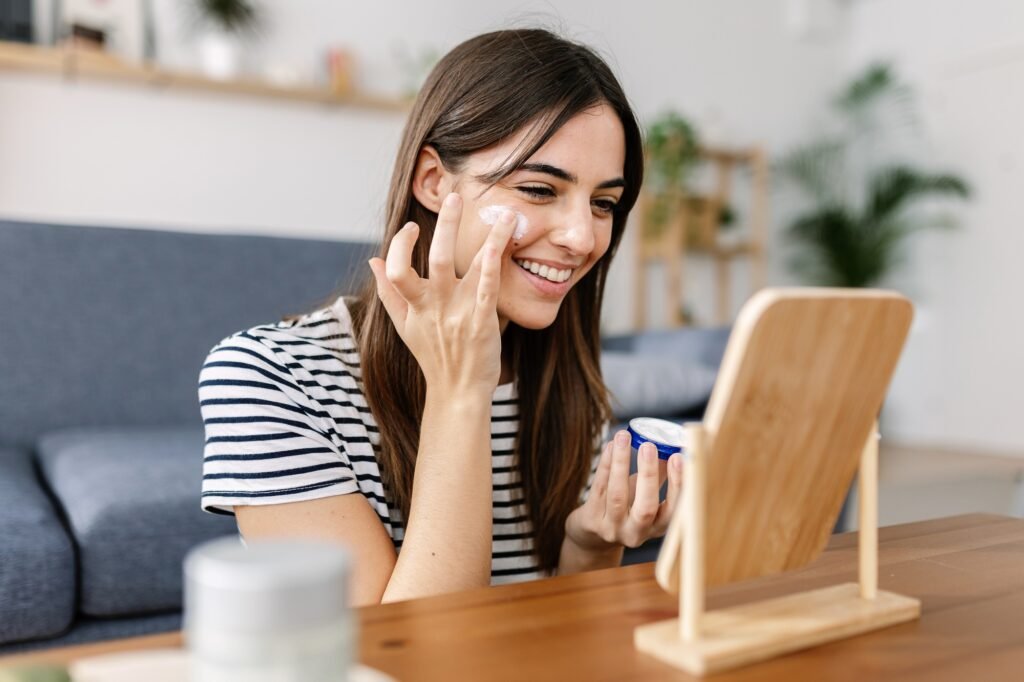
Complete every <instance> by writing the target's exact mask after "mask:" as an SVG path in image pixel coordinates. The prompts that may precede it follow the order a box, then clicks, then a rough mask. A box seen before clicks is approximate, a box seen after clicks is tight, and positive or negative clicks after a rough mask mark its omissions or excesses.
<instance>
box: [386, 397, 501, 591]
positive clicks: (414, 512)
mask: <svg viewBox="0 0 1024 682" xmlns="http://www.w3.org/2000/svg"><path fill="white" fill-rule="evenodd" d="M490 405H491V396H490V395H486V396H484V395H458V394H457V393H454V392H445V393H443V394H440V395H439V394H438V393H437V392H435V393H431V391H430V390H429V389H428V391H427V400H426V403H425V405H424V411H423V421H422V424H421V426H420V443H419V450H418V453H417V460H416V473H415V476H414V479H413V486H412V501H411V505H410V510H409V518H408V519H407V520H406V528H405V537H404V539H403V541H402V551H401V552H400V553H399V555H398V561H397V563H396V564H395V569H394V572H393V573H392V575H391V579H390V581H389V582H388V586H387V589H386V590H385V592H384V596H383V598H382V601H398V600H401V599H411V598H414V597H423V596H427V595H431V594H441V593H445V592H454V591H458V590H464V589H468V588H471V587H480V586H485V585H488V584H489V583H490V569H491V542H492V521H491V514H492V511H491V506H492V501H491V499H492V492H491V490H492V480H491V476H492V474H491V456H490V454H491V422H490Z"/></svg>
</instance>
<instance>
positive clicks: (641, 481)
mask: <svg viewBox="0 0 1024 682" xmlns="http://www.w3.org/2000/svg"><path fill="white" fill-rule="evenodd" d="M636 459H637V472H636V494H635V496H634V498H633V504H632V505H630V508H629V518H630V521H632V522H633V524H635V526H636V528H637V530H647V529H649V528H650V526H651V524H653V523H654V519H655V517H657V515H658V504H659V500H658V491H659V490H660V489H661V481H659V480H658V451H657V450H656V449H655V447H654V445H653V444H651V443H644V444H643V445H641V446H640V450H639V452H637V457H636Z"/></svg>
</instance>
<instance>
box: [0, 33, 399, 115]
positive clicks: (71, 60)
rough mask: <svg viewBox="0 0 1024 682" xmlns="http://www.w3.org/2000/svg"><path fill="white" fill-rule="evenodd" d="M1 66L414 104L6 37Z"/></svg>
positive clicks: (375, 105) (377, 105) (328, 99)
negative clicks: (174, 68) (210, 75)
mask: <svg viewBox="0 0 1024 682" xmlns="http://www.w3.org/2000/svg"><path fill="white" fill-rule="evenodd" d="M0 71H29V72H36V73H43V74H54V75H57V76H59V77H61V78H63V79H64V80H68V81H76V80H81V79H84V80H101V81H115V82H121V83H128V84H138V85H141V86H143V87H156V88H161V89H164V88H174V89H182V90H199V91H205V92H217V93H225V94H230V95H243V96H249V97H264V98H269V99H280V100H291V101H296V102H310V103H315V104H325V105H329V106H344V107H358V108H363V109H373V110H377V111H393V112H403V111H407V110H408V109H409V106H410V104H411V103H410V102H409V101H408V100H404V99H399V98H390V97H380V96H374V95H367V94H360V93H339V92H335V91H333V90H330V89H328V88H318V87H313V86H297V87H291V86H278V85H273V84H271V83H267V82H264V81H260V80H256V79H239V80H230V81H222V80H216V79H213V78H207V77H206V76H203V75H200V74H195V73H187V72H183V71H171V70H168V69H164V68H161V67H159V66H153V65H148V64H133V63H130V62H126V61H124V60H121V59H119V58H117V57H114V56H112V55H109V54H106V53H103V52H96V51H92V50H82V49H74V48H53V47H41V46H38V45H26V44H23V43H12V42H4V41H0Z"/></svg>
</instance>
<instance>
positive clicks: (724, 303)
mask: <svg viewBox="0 0 1024 682" xmlns="http://www.w3.org/2000/svg"><path fill="white" fill-rule="evenodd" d="M698 155H699V157H700V160H701V162H703V163H705V164H708V165H709V166H710V167H711V170H712V171H713V173H714V176H715V186H714V188H713V189H712V190H711V191H710V192H709V193H707V194H702V195H691V194H687V191H686V188H685V187H680V188H676V189H675V190H673V192H674V193H673V194H672V195H670V197H669V199H670V200H671V201H672V202H673V204H672V205H674V206H676V207H677V208H676V209H675V210H673V211H671V212H670V215H669V216H668V217H667V218H663V222H664V224H660V223H659V224H658V225H652V223H651V216H653V215H654V210H653V209H654V202H655V201H656V200H657V198H656V197H654V196H652V195H651V194H649V193H648V192H641V194H640V198H639V201H638V205H637V206H638V214H639V216H640V220H639V222H640V229H639V230H638V231H637V248H636V271H635V282H634V305H633V310H634V319H633V324H634V328H635V329H637V330H640V329H644V328H645V327H646V326H647V303H646V302H647V267H648V266H649V265H652V264H653V265H661V266H662V267H664V268H665V272H666V279H667V288H666V296H665V312H666V318H667V322H668V325H669V326H678V325H681V324H683V322H684V321H683V315H682V309H683V305H684V304H685V297H684V295H683V289H684V285H685V281H684V280H685V278H684V272H683V270H684V263H685V261H686V258H687V256H690V255H701V256H710V257H711V258H712V259H713V260H714V269H715V289H716V294H715V299H716V302H715V308H716V318H715V324H719V325H724V324H728V323H729V321H730V319H731V312H732V289H731V286H732V285H731V282H732V275H731V273H730V268H731V264H732V262H733V261H735V260H738V259H741V258H742V259H745V260H746V261H747V263H748V264H749V266H750V268H751V278H750V283H751V285H752V286H751V288H752V289H753V290H754V291H756V290H757V289H760V288H761V287H762V286H764V284H765V279H766V277H765V270H766V263H765V243H766V239H767V229H768V227H767V225H768V162H767V158H766V156H765V153H764V151H763V150H762V149H760V148H759V147H749V148H720V147H702V148H701V149H700V150H699V152H698ZM741 167H745V168H747V169H749V170H750V171H751V183H752V184H751V190H752V191H751V196H750V200H749V206H748V210H747V211H746V214H747V216H748V218H747V221H746V222H747V224H746V225H745V226H744V228H745V229H744V230H743V231H742V232H743V234H742V238H739V239H735V240H732V239H730V240H723V241H719V235H720V233H721V216H722V212H723V211H724V210H725V207H726V206H728V205H729V202H730V200H731V194H732V186H733V176H734V175H735V171H736V170H737V169H739V168H741Z"/></svg>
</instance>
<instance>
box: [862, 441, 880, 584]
mask: <svg viewBox="0 0 1024 682" xmlns="http://www.w3.org/2000/svg"><path fill="white" fill-rule="evenodd" d="M857 507H858V510H857V511H858V516H859V522H858V530H857V535H858V540H859V545H858V555H859V557H860V596H861V598H862V599H875V597H877V596H878V422H875V423H874V424H873V425H872V427H871V433H869V434H868V439H867V442H866V443H864V451H863V452H862V453H861V456H860V474H859V479H858V483H857Z"/></svg>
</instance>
